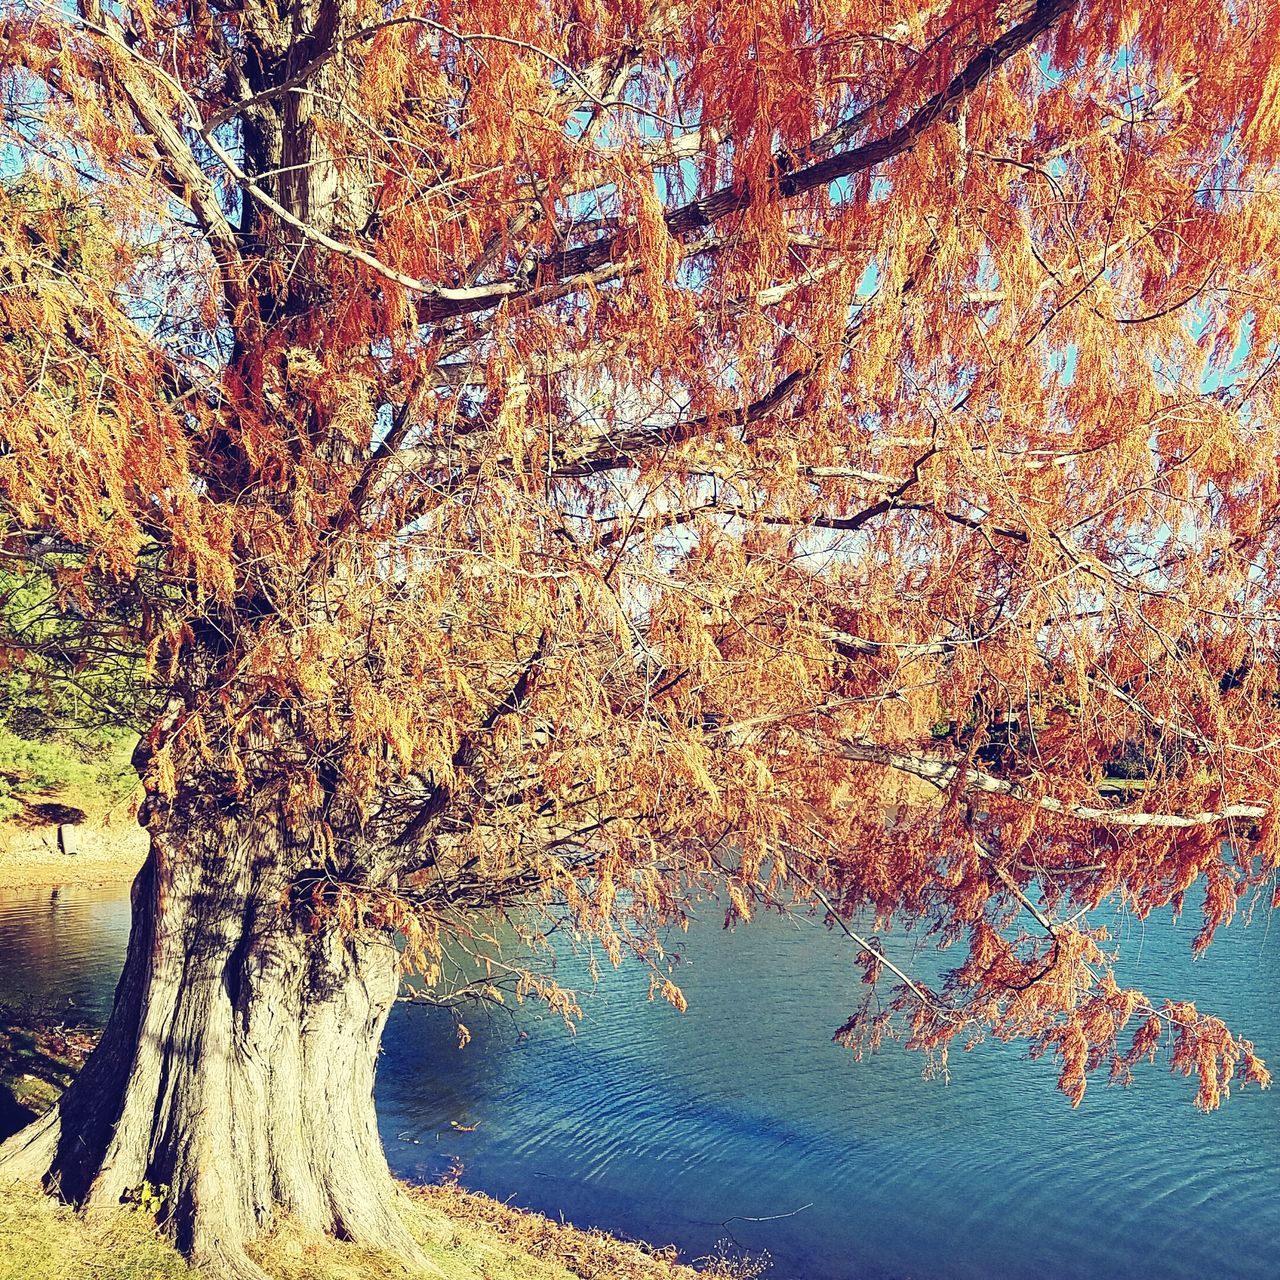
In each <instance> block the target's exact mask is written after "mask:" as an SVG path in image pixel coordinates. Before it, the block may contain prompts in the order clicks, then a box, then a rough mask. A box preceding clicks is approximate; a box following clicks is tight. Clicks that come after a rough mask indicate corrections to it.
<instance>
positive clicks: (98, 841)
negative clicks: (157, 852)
mask: <svg viewBox="0 0 1280 1280" xmlns="http://www.w3.org/2000/svg"><path fill="white" fill-rule="evenodd" d="M75 833H76V837H77V843H78V845H79V851H78V852H77V853H74V854H66V853H62V852H60V850H59V848H58V828H57V827H56V826H55V825H52V824H49V823H27V822H22V821H20V820H19V821H10V822H5V823H3V824H0V892H3V891H4V890H11V889H55V888H60V887H63V886H71V885H74V886H81V887H86V888H88V887H93V886H99V885H114V884H128V883H129V882H130V881H131V880H132V879H133V877H134V876H135V875H137V873H138V870H139V868H140V867H141V866H142V863H143V861H144V859H145V858H146V855H147V833H146V832H145V831H143V829H142V828H141V827H140V826H138V824H137V822H136V821H135V819H134V818H132V817H131V816H129V815H127V814H122V815H120V816H118V817H115V818H114V819H112V820H109V821H98V822H82V823H78V824H76V826H75Z"/></svg>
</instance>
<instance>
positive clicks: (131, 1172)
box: [0, 814, 435, 1280]
mask: <svg viewBox="0 0 1280 1280" xmlns="http://www.w3.org/2000/svg"><path fill="white" fill-rule="evenodd" d="M148 826H149V828H150V830H151V836H152V843H151V851H150V854H149V856H148V858H147V862H146V864H145V866H144V867H143V869H142V871H141V872H139V874H138V877H137V880H136V881H135V882H134V886H133V926H132V930H131V934H130V939H129V946H128V952H127V957H126V960H125V966H124V972H123V974H122V976H121V979H120V983H119V986H118V987H117V989H116V998H115V1005H114V1008H113V1011H112V1014H111V1017H110V1020H109V1022H108V1024H107V1027H106V1029H105V1031H104V1033H103V1037H102V1040H101V1042H100V1044H99V1046H98V1048H97V1049H96V1050H95V1052H94V1053H93V1055H92V1056H91V1057H90V1059H89V1061H88V1062H87V1063H86V1064H85V1067H84V1069H83V1071H82V1072H81V1074H80V1075H79V1077H78V1078H77V1079H76V1080H75V1081H74V1082H73V1084H72V1085H71V1087H70V1088H69V1089H68V1090H67V1092H66V1093H65V1094H64V1095H63V1097H62V1098H61V1100H60V1101H59V1103H58V1104H57V1106H55V1107H54V1109H53V1110H52V1111H51V1112H49V1113H48V1114H47V1115H46V1116H44V1117H42V1118H41V1119H40V1120H38V1121H36V1122H35V1123H34V1124H32V1125H31V1126H29V1127H28V1128H27V1129H25V1130H23V1131H22V1132H20V1133H18V1134H16V1135H14V1136H13V1137H12V1138H11V1139H9V1141H8V1142H7V1143H5V1144H4V1145H3V1146H0V1178H9V1179H17V1180H25V1181H30V1182H35V1183H39V1184H40V1185H42V1186H43V1187H44V1188H45V1189H47V1190H48V1191H50V1192H51V1193H53V1194H56V1195H58V1196H60V1197H61V1198H62V1199H63V1200H65V1201H67V1202H68V1203H71V1204H74V1205H76V1206H78V1207H82V1208H84V1209H87V1210H95V1209H98V1208H101V1207H106V1206H118V1205H119V1204H121V1203H122V1202H128V1201H129V1200H130V1199H131V1198H133V1197H135V1196H136V1194H137V1193H138V1191H139V1189H140V1188H141V1187H142V1186H143V1184H144V1183H149V1184H150V1185H151V1188H153V1189H155V1188H161V1187H164V1188H167V1190H166V1191H165V1198H164V1202H163V1206H162V1208H161V1210H160V1213H159V1219H160V1222H161V1224H162V1225H163V1226H164V1227H165V1228H166V1229H167V1231H168V1232H169V1233H170V1235H171V1236H172V1238H173V1239H174V1241H175V1242H176V1243H177V1245H178V1246H179V1247H180V1248H181V1249H182V1250H183V1251H184V1252H185V1253H187V1254H188V1255H189V1256H190V1257H192V1258H193V1259H198V1260H200V1261H202V1262H204V1263H206V1264H207V1265H210V1266H211V1269H213V1270H214V1271H215V1272H217V1273H218V1274H221V1275H223V1276H227V1277H237V1278H240V1277H252V1278H253V1280H262V1273H261V1271H260V1270H259V1269H258V1268H257V1267H256V1266H255V1265H254V1264H253V1263H252V1262H250V1260H249V1258H248V1257H247V1255H246V1253H245V1244H246V1243H247V1242H248V1241H249V1240H251V1239H252V1238H253V1237H254V1236H256V1235H257V1234H259V1233H260V1232H262V1231H265V1230H268V1229H270V1228H271V1227H272V1225H273V1224H274V1223H275V1222H276V1220H277V1218H278V1217H279V1216H280V1215H281V1214H284V1215H288V1216H289V1217H290V1218H291V1219H292V1220H293V1221H295V1222H296V1223H298V1224H299V1225H301V1226H302V1227H303V1228H304V1229H305V1230H306V1231H308V1232H309V1233H312V1234H314V1235H316V1236H320V1235H324V1234H330V1235H334V1236H337V1237H339V1238H342V1239H347V1240H354V1241H358V1242H361V1243H365V1244H369V1245H373V1246H377V1247H379V1248H382V1249H385V1250H388V1251H390V1252H392V1253H394V1254H396V1255H397V1256H399V1257H401V1258H403V1259H405V1260H406V1261H408V1262H410V1263H411V1264H414V1265H417V1266H420V1267H422V1268H423V1270H424V1271H432V1272H434V1271H435V1268H433V1267H431V1266H430V1264H428V1263H427V1262H426V1260H425V1258H423V1257H422V1255H421V1253H420V1252H419V1250H418V1248H417V1246H416V1244H415V1243H414V1241H413V1238H412V1236H411V1235H410V1233H409V1232H408V1230H407V1228H406V1227H405V1225H404V1223H403V1221H402V1219H401V1217H400V1213H399V1207H400V1202H401V1193H400V1192H399V1191H398V1189H397V1187H396V1185H395V1182H394V1180H393V1179H392V1177H391V1175H390V1171H389V1170H388V1168H387V1163H386V1158H385V1156H384V1154H383V1150H382V1144H381V1141H380V1139H379V1136H378V1129H377V1121H376V1117H375V1114H374V1106H373V1083H374V1067H375V1060H376V1057H377V1053H378V1046H379V1042H380V1040H381V1036H382V1030H383V1027H384V1025H385V1023H386V1019H387V1014H388V1013H389V1011H390V1009H391V1005H392V1003H393V1001H394V1000H395V997H396V993H397V989H398V984H399V957H398V953H397V951H396V948H395V946H394V942H393V939H392V938H391V937H390V936H389V935H387V934H384V933H378V932H368V931H366V932H364V933H354V934H353V933H348V934H346V935H345V936H344V935H343V934H342V932H341V931H340V930H337V929H334V928H332V927H326V928H324V929H321V930H317V931H315V932H308V931H306V930H305V929H304V928H303V927H302V926H301V925H300V924H299V923H298V922H297V921H296V920H294V919H293V918H292V916H291V912H290V911H289V909H288V906H287V902H288V893H289V883H290V880H291V876H290V874H289V871H288V868H290V867H297V866H298V851H297V849H296V848H290V847H289V840H288V837H287V835H286V834H285V833H286V827H285V824H284V823H283V821H281V820H279V815H272V816H268V818H267V819H266V820H264V818H263V815H261V814H259V815H255V816H252V817H245V816H241V817H240V818H239V819H232V818H228V817H226V816H225V815H223V814H217V815H214V816H209V817H208V818H207V820H206V821H204V822H203V823H200V824H196V825H193V824H191V823H190V822H185V823H183V824H182V826H181V827H180V828H179V827H177V826H176V825H174V824H172V823H171V822H170V821H168V820H167V819H165V818H163V817H156V816H153V817H152V818H151V819H150V820H149V822H148ZM179 854H180V855H181V856H179Z"/></svg>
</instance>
